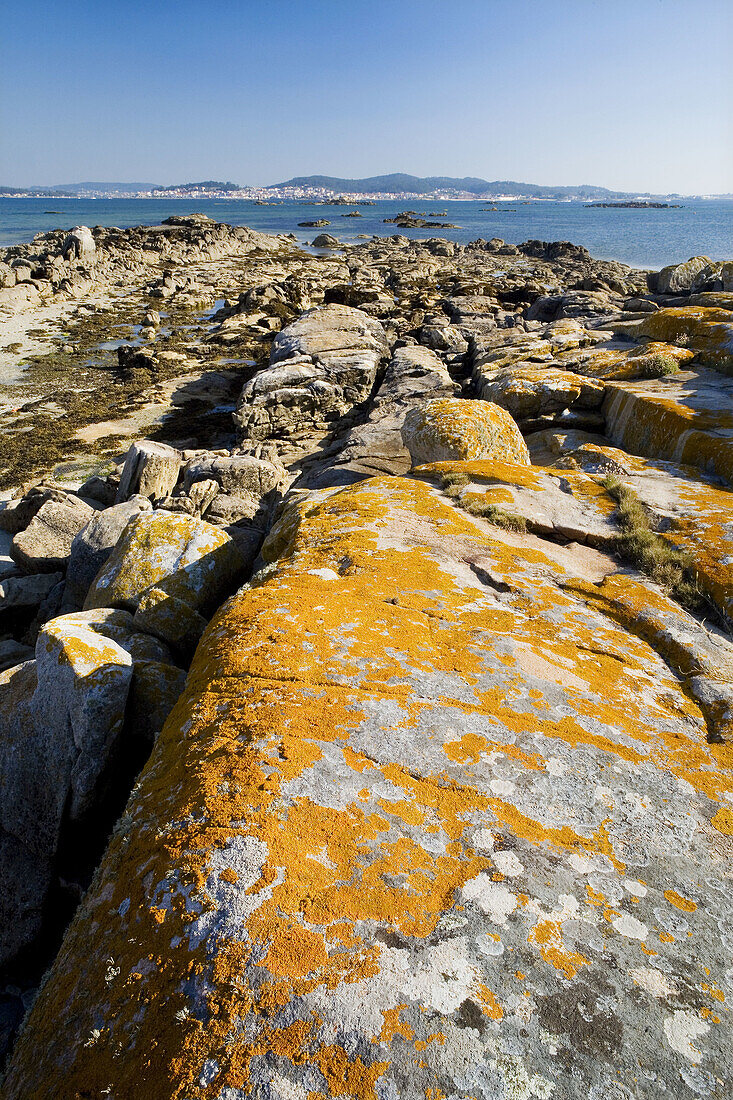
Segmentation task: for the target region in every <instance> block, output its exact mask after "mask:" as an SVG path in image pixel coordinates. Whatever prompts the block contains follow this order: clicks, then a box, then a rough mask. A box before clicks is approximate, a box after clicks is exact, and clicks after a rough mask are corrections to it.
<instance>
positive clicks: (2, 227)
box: [0, 198, 733, 268]
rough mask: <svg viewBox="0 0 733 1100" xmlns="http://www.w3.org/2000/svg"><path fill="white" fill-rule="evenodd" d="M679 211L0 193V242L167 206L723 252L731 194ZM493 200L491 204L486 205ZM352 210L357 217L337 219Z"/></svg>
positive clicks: (262, 224)
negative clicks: (421, 223) (412, 217)
mask: <svg viewBox="0 0 733 1100" xmlns="http://www.w3.org/2000/svg"><path fill="white" fill-rule="evenodd" d="M680 202H681V204H682V206H681V209H678V210H675V209H666V210H628V209H610V210H609V209H603V208H600V207H596V208H591V207H586V206H584V205H583V204H581V203H568V202H532V203H529V204H524V203H521V202H497V203H491V202H490V201H486V202H484V201H480V202H448V201H445V200H442V199H425V198H420V199H400V200H398V201H378V202H377V204H376V205H375V206H358V205H355V206H353V207H342V206H320V205H315V204H308V203H304V202H288V203H284V204H283V205H278V206H257V205H255V203H253V202H248V201H245V200H242V199H233V200H224V199H211V200H204V199H192V200H188V199H163V200H158V199H61V198H42V199H0V246H7V245H12V244H20V243H23V242H25V241H30V240H31V239H32V238H33V236H34V235H35V234H36V233H45V232H48V231H49V230H51V229H68V228H70V227H71V226H74V225H88V226H94V225H105V226H112V225H116V226H119V227H120V228H125V227H127V226H131V225H155V224H158V223H160V222H161V221H162V220H163V219H164V218H167V217H169V216H170V215H172V214H187V213H192V212H194V211H195V212H200V213H203V214H208V216H209V217H211V218H213V219H215V220H216V221H221V222H228V223H230V224H231V225H247V226H249V227H250V228H252V229H258V230H261V231H263V232H267V233H293V234H294V235H295V237H296V238H297V239H298V241H300V242H301V243H305V242H306V241H311V240H313V238H314V236H316V234H318V233H323V232H327V233H331V234H333V236H335V237H337V238H338V239H339V240H341V241H350V242H354V241H356V240H357V239H358V235H359V234H366V235H367V236H372V235H375V234H376V235H377V236H388V235H391V234H394V233H401V234H403V235H404V236H406V237H409V238H410V239H412V240H420V239H426V238H428V237H446V238H447V239H449V240H453V241H458V242H460V243H465V242H467V241H472V240H475V239H476V238H478V237H484V238H486V239H489V238H491V237H501V238H503V239H504V240H505V241H507V242H508V243H510V244H519V243H520V242H522V241H526V240H528V239H530V238H538V239H540V240H545V241H555V240H569V241H572V242H573V243H574V244H581V245H584V246H585V247H586V248H587V249H588V250H589V251H590V252H591V254H592V255H593V256H595V257H597V258H599V259H612V260H620V261H621V262H623V263H626V264H630V265H631V266H634V267H650V268H659V267H663V266H664V265H665V264H670V263H678V262H680V261H682V260H686V259H688V258H689V257H690V256H694V255H701V254H702V255H707V256H709V257H710V258H711V259H713V260H724V259H731V258H733V200H712V199H710V200H706V199H689V200H686V199H681V200H680ZM492 205H495V206H496V207H497V209H496V210H491V209H486V207H491V206H492ZM352 209H358V210H359V212H360V213H361V214H362V215H363V216H362V217H361V218H345V217H342V216H341V215H343V214H344V213H345V212H347V211H348V210H352ZM404 210H414V211H417V212H418V213H420V214H421V215H426V214H427V215H428V216H429V215H431V214H432V215H440V216H437V217H433V218H431V220H435V221H449V222H453V223H455V225H456V226H457V227H458V228H456V229H399V228H398V227H397V226H394V225H385V224H384V219H385V218H392V217H394V216H395V214H397V213H398V212H400V211H404ZM319 218H326V219H328V220H329V221H330V223H331V224H330V225H329V226H326V227H324V228H323V229H301V228H299V227H298V222H301V221H315V220H316V219H319Z"/></svg>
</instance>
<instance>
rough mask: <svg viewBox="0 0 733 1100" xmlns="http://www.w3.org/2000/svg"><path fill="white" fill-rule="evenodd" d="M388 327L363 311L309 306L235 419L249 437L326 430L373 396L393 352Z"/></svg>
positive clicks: (245, 393) (281, 338) (279, 340)
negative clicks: (380, 369) (379, 374)
mask: <svg viewBox="0 0 733 1100" xmlns="http://www.w3.org/2000/svg"><path fill="white" fill-rule="evenodd" d="M387 353H388V347H387V342H386V339H385V335H384V330H383V328H382V326H381V325H380V324H379V322H378V321H376V320H374V319H373V318H371V317H369V316H368V315H367V314H366V313H364V312H363V311H362V310H358V309H352V308H350V307H349V306H339V305H330V306H324V307H322V308H320V309H313V310H309V311H308V312H306V313H304V314H303V316H302V317H300V318H299V319H298V320H297V321H295V322H294V323H293V324H292V325H288V326H287V328H284V329H283V330H282V332H280V333H278V335H277V336H276V337H275V340H274V342H273V345H272V352H271V355H270V365H269V367H267V368H266V369H265V370H262V371H259V372H258V373H257V374H256V375H255V376H254V378H253V379H252V380H251V381H250V382H248V383H247V384H246V386H245V387H244V389H243V390H242V395H241V397H240V399H239V404H238V406H237V411H236V414H235V420H236V422H237V423H238V424H239V426H240V428H241V431H242V435H243V436H244V437H245V438H248V439H268V438H270V437H273V436H278V435H284V436H288V435H298V434H303V433H304V432H306V431H308V430H313V429H321V428H326V427H327V426H328V425H329V424H331V423H332V422H333V421H335V420H337V419H338V418H339V417H341V416H343V415H344V414H345V413H347V412H348V411H350V410H351V409H352V408H353V407H354V405H357V404H359V403H360V402H361V401H364V400H365V399H366V398H367V397H368V396H369V394H370V392H371V390H372V386H373V385H374V379H375V377H376V373H377V367H378V366H379V363H380V361H381V360H382V359H384V358H385V357H386V356H387Z"/></svg>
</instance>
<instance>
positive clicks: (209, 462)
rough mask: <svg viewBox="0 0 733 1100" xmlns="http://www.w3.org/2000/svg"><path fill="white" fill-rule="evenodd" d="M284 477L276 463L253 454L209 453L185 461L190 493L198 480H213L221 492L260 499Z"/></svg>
mask: <svg viewBox="0 0 733 1100" xmlns="http://www.w3.org/2000/svg"><path fill="white" fill-rule="evenodd" d="M285 477H286V475H285V470H284V468H283V466H282V465H281V464H280V463H278V462H272V461H267V460H266V459H261V458H254V457H253V456H252V455H232V456H231V457H227V458H224V457H220V456H214V455H212V456H206V457H202V458H196V459H193V461H191V462H189V463H187V465H186V469H185V474H184V488H185V490H186V492H187V493H190V492H191V491H192V489H193V486H194V485H195V484H196V483H197V482H200V481H208V480H213V481H215V482H216V483H217V484H218V485H219V486H220V487H221V489H222V492H224V493H229V494H232V495H233V496H244V497H251V498H252V499H254V500H257V501H259V500H260V499H261V498H262V497H264V496H266V495H267V494H268V493H270V492H272V491H273V490H274V489H281V488H282V487H283V485H284V483H285Z"/></svg>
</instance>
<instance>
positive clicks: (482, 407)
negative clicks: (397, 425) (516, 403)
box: [402, 398, 529, 466]
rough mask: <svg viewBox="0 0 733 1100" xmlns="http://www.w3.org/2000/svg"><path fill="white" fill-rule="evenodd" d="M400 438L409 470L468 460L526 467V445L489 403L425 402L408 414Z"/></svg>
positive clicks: (508, 420) (508, 418) (510, 421)
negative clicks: (509, 463) (408, 463)
mask: <svg viewBox="0 0 733 1100" xmlns="http://www.w3.org/2000/svg"><path fill="white" fill-rule="evenodd" d="M402 438H403V440H404V443H405V446H406V447H407V449H408V450H409V452H410V456H411V458H412V464H413V466H421V465H423V464H424V463H426V462H442V461H445V460H450V459H459V460H460V459H464V460H465V459H472V458H498V459H500V460H501V461H504V462H516V463H518V464H519V465H523V466H528V465H529V452H528V451H527V445H526V443H525V442H524V440H523V439H522V436H521V433H520V431H519V428H518V427H517V425H516V423H515V422H514V420H513V419H512V418H511V416H510V415H509V413H508V412H506V410H505V409H502V408H500V407H499V406H498V405H493V404H491V402H489V401H465V400H461V399H460V398H440V399H438V400H436V401H429V402H428V403H427V404H426V405H424V406H423V407H422V408H418V409H411V410H410V411H409V412H408V414H407V416H406V417H405V421H404V424H403V426H402Z"/></svg>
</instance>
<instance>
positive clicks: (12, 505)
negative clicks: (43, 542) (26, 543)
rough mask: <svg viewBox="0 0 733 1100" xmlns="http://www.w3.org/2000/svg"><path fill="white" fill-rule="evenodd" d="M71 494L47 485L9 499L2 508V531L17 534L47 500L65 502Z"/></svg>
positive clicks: (0, 526) (0, 527) (0, 529)
mask: <svg viewBox="0 0 733 1100" xmlns="http://www.w3.org/2000/svg"><path fill="white" fill-rule="evenodd" d="M69 495H70V494H69V493H66V492H64V491H63V490H62V489H53V488H51V487H50V486H45V485H39V486H36V487H34V488H33V489H30V490H29V491H28V492H27V493H25V494H24V495H23V496H22V497H18V498H17V499H14V500H9V501H7V502H6V503H5V504H4V506H3V507H2V508H0V531H9V532H10V534H11V535H17V534H18V533H19V532H20V531H23V530H25V528H26V527H27V526H28V524H29V523H30V521H31V520H32V519H33V517H34V516H35V515H36V513H37V512H38V511H39V510H40V509H41V507H42V506H43V505H44V504H45V503H46V501H49V500H55V501H57V502H61V503H63V502H64V501H65V500H67V498H68V497H69Z"/></svg>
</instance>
